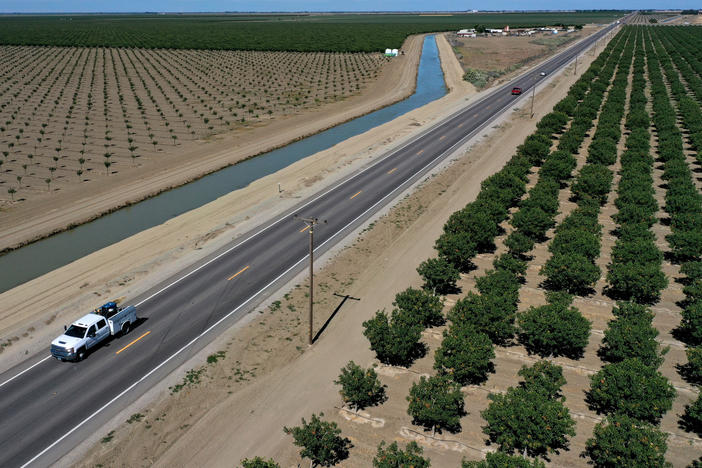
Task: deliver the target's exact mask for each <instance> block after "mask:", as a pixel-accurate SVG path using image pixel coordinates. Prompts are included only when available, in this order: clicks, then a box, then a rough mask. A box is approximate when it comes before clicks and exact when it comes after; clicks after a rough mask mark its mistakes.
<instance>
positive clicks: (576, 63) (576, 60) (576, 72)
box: [574, 55, 578, 75]
mask: <svg viewBox="0 0 702 468" xmlns="http://www.w3.org/2000/svg"><path fill="white" fill-rule="evenodd" d="M574 73H575V74H576V75H577V74H578V56H577V55H576V56H575V72H574Z"/></svg>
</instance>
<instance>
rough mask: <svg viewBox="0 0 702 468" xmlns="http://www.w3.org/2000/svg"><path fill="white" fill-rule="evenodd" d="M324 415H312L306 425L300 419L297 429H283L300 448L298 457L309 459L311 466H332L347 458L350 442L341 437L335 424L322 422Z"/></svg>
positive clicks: (303, 420) (303, 419)
mask: <svg viewBox="0 0 702 468" xmlns="http://www.w3.org/2000/svg"><path fill="white" fill-rule="evenodd" d="M321 417H324V413H320V414H319V417H318V416H317V415H316V414H312V419H311V420H310V422H309V423H308V422H307V421H305V418H302V425H301V426H298V427H292V428H290V427H283V432H285V433H286V434H290V435H292V436H293V441H294V444H295V445H297V446H298V447H302V449H301V450H300V456H301V457H302V458H309V459H310V460H311V466H317V465H321V466H332V465H336V464H337V463H339V462H340V461H341V460H344V459H345V458H346V457H348V456H349V449H350V448H351V447H352V444H351V441H350V440H349V439H347V438H346V437H341V429H339V428H338V427H337V425H336V423H335V422H328V421H323V420H321V419H320V418H321Z"/></svg>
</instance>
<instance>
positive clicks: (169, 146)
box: [0, 37, 422, 250]
mask: <svg viewBox="0 0 702 468" xmlns="http://www.w3.org/2000/svg"><path fill="white" fill-rule="evenodd" d="M421 45H422V43H421V38H419V37H410V38H408V39H407V41H406V42H405V45H404V47H403V50H404V51H405V55H401V56H399V57H396V58H394V59H392V60H389V59H386V58H385V57H384V56H382V55H380V54H332V53H309V54H306V53H286V52H236V51H167V50H141V49H103V48H86V49H79V48H52V47H41V48H33V47H3V48H0V62H2V63H3V67H2V68H3V71H2V76H0V81H2V86H0V104H1V108H0V149H1V150H2V153H1V155H2V158H1V159H0V162H1V163H2V164H1V165H0V190H1V191H2V193H0V225H1V227H0V239H1V240H0V250H2V249H7V248H12V247H16V246H19V245H22V244H24V243H26V242H28V241H31V240H35V239H37V238H40V237H43V236H46V235H48V234H50V233H52V232H56V231H59V230H63V229H65V228H66V227H68V226H69V225H75V224H78V223H81V222H85V221H87V220H89V219H92V218H94V217H96V216H98V215H99V214H102V213H105V212H108V211H110V210H112V209H114V208H116V207H119V206H124V205H126V204H129V203H133V202H135V201H138V200H141V199H143V198H145V197H148V196H150V195H153V194H155V193H158V192H160V191H162V190H165V189H167V188H171V187H174V186H177V185H180V184H183V183H185V182H187V181H190V180H192V179H194V178H197V177H199V176H202V175H203V174H206V173H208V172H212V171H214V170H217V169H219V168H222V167H224V166H227V165H230V164H234V163H236V162H237V161H240V160H242V159H245V158H247V157H251V156H254V155H257V154H260V153H262V152H265V151H268V150H270V149H273V148H276V147H280V146H282V145H284V144H286V143H289V142H291V141H294V140H296V139H298V138H301V137H304V136H307V135H310V134H313V133H316V132H319V131H321V130H323V129H326V128H328V127H330V126H333V125H335V124H338V123H341V122H343V121H346V120H349V119H351V118H354V117H356V116H359V115H363V114H365V113H368V112H370V111H372V110H375V109H377V108H379V107H383V106H386V105H389V104H391V103H393V102H396V101H398V100H400V99H402V98H404V97H406V96H407V95H409V94H411V92H412V91H413V89H414V84H415V75H416V67H417V64H418V60H419V55H420V52H421Z"/></svg>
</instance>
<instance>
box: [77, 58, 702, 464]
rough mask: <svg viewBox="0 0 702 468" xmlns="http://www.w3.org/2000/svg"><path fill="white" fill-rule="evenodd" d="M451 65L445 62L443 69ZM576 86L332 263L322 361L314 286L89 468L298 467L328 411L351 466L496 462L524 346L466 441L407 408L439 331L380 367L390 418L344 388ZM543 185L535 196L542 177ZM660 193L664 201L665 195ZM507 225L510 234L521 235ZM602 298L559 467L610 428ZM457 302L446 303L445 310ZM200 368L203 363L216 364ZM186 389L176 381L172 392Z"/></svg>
mask: <svg viewBox="0 0 702 468" xmlns="http://www.w3.org/2000/svg"><path fill="white" fill-rule="evenodd" d="M443 53H444V51H443V50H442V57H443V58H445V56H444V55H443ZM592 58H593V57H592V56H590V55H589V54H586V55H585V56H584V57H583V67H582V69H583V70H584V69H585V68H586V67H587V65H588V64H589V62H590V61H591V60H592ZM580 69H581V68H580V67H579V70H580ZM575 78H576V77H574V76H573V67H572V65H571V66H570V67H568V68H567V69H566V70H565V72H564V73H562V74H559V75H558V76H554V77H552V79H551V82H550V83H549V84H547V85H545V86H544V87H543V89H542V90H541V91H540V93H539V94H537V96H538V99H537V103H538V104H537V106H536V108H535V109H536V116H535V117H534V119H529V116H528V113H527V112H525V110H517V112H515V113H513V114H512V115H511V116H510V117H509V118H505V119H503V120H502V121H500V122H499V123H497V124H496V125H495V126H494V127H493V128H492V130H491V131H490V132H487V131H486V134H487V133H489V136H487V137H484V138H482V139H481V140H480V141H479V142H478V143H476V144H475V145H474V146H473V147H472V148H470V149H469V150H467V151H465V153H462V154H460V155H458V156H457V157H456V160H455V161H454V162H453V164H452V165H451V166H450V167H451V170H443V171H441V172H440V173H438V174H437V175H436V176H433V177H430V178H428V179H427V180H425V181H424V182H423V183H422V185H421V188H420V189H419V190H417V191H416V192H414V193H413V194H411V195H409V196H408V197H406V198H405V199H404V200H403V201H402V202H401V203H399V204H398V205H397V206H396V207H395V208H393V209H392V210H391V211H390V212H389V213H388V214H387V215H386V216H384V217H382V218H381V219H379V220H378V221H376V222H374V223H373V224H371V225H370V226H368V227H367V228H366V230H365V232H364V233H363V235H362V236H361V238H360V239H358V240H357V241H355V242H354V243H353V245H350V246H347V247H345V248H344V249H343V250H342V251H341V252H339V253H338V255H336V256H335V257H334V258H333V259H331V260H329V261H328V263H327V264H326V266H325V267H324V268H322V269H321V270H320V271H319V272H318V273H317V275H316V283H317V285H318V286H319V290H318V292H317V296H316V297H317V298H318V300H319V306H318V307H319V309H318V310H320V309H326V313H322V314H321V316H319V317H318V322H317V327H319V326H321V325H322V323H323V322H324V320H326V319H327V317H329V316H330V315H331V314H332V313H333V311H334V310H335V309H337V308H338V312H337V313H336V315H335V316H334V318H333V320H332V322H331V324H330V325H329V327H328V328H327V329H326V330H325V332H324V333H323V334H322V336H321V338H320V340H319V342H318V343H317V344H315V346H314V347H313V348H312V349H307V348H306V347H305V345H304V330H305V323H304V317H305V315H304V314H305V305H306V298H305V284H304V281H302V282H300V284H298V285H297V286H295V287H294V288H293V289H292V290H291V291H290V292H288V293H286V294H285V295H284V296H282V297H280V300H279V301H274V302H272V303H271V304H270V305H267V307H265V308H261V310H260V311H259V312H258V314H254V315H253V316H252V318H251V321H250V322H249V323H248V324H246V325H245V326H243V327H242V328H240V329H239V330H237V331H235V332H233V333H232V334H231V335H229V336H225V337H223V338H222V339H221V340H220V341H219V342H217V343H215V344H214V345H213V346H211V347H210V352H213V351H223V354H224V357H223V358H221V359H219V360H218V362H216V363H214V364H202V365H198V367H196V368H195V369H194V370H195V371H196V372H199V373H198V376H199V378H200V381H199V382H194V383H193V384H192V385H188V384H186V385H185V386H184V387H183V388H182V389H180V390H179V391H178V392H176V393H175V394H172V395H171V396H169V397H167V398H165V399H163V400H161V401H160V402H158V403H156V404H153V405H149V407H148V409H147V410H141V411H140V412H139V413H138V414H135V415H132V416H133V417H131V418H130V417H129V416H130V415H126V416H125V417H124V418H123V420H126V419H131V422H129V423H123V424H121V425H120V426H119V427H117V428H116V429H115V432H114V433H112V434H111V435H112V436H113V438H112V439H111V440H109V441H105V442H101V441H100V439H99V437H96V438H95V441H96V442H97V443H96V444H95V446H94V447H93V448H92V450H91V457H90V458H89V461H87V462H86V463H84V464H83V466H94V465H95V464H103V465H105V466H139V465H151V464H156V465H158V466H192V465H195V464H199V465H207V466H231V465H232V464H236V463H237V462H238V460H240V459H241V458H243V457H246V456H253V455H264V456H267V457H269V456H270V457H274V458H275V459H276V460H277V461H278V462H280V463H281V465H282V466H296V465H297V464H298V463H300V462H301V460H300V458H299V455H298V451H297V449H296V448H295V447H294V446H293V445H292V441H291V438H290V437H289V436H286V435H285V434H284V433H283V431H282V427H283V426H284V425H287V426H292V425H297V424H299V422H300V418H302V417H305V418H309V416H310V414H311V413H312V412H315V413H318V412H320V411H322V412H324V414H325V418H326V419H330V420H333V421H335V422H337V423H338V424H339V426H340V428H341V429H342V432H343V434H344V435H345V436H347V437H349V438H350V439H351V441H352V443H353V444H354V448H353V449H352V451H351V456H350V458H349V459H348V460H347V461H345V462H343V463H342V465H343V466H353V467H356V466H358V467H365V466H369V465H370V464H371V459H372V457H373V456H374V454H375V451H376V447H377V444H378V442H379V441H380V440H386V441H388V442H390V441H393V440H397V441H399V442H400V443H401V444H404V443H406V442H407V441H409V440H417V441H418V442H419V443H420V445H421V446H422V447H423V448H424V451H425V455H426V456H428V457H430V458H431V459H432V465H433V466H457V465H458V464H459V463H460V460H461V459H463V458H466V459H480V458H482V457H483V456H484V453H485V452H487V451H490V450H493V448H492V447H489V446H487V445H486V443H485V436H484V435H483V434H482V432H481V426H482V425H483V424H484V422H483V420H482V419H481V417H480V410H482V409H484V408H485V407H486V406H487V403H488V400H487V398H486V397H487V394H488V392H493V391H504V390H505V389H506V388H507V387H508V386H511V385H514V384H515V383H516V380H517V376H516V372H517V370H518V369H519V367H520V366H521V365H522V364H525V363H531V362H533V361H534V360H535V359H534V358H533V357H532V356H530V355H528V354H527V353H526V351H525V350H524V349H523V348H522V347H520V346H512V347H507V348H498V349H497V359H496V360H495V367H496V368H497V373H495V374H493V375H492V376H491V377H490V379H489V380H488V382H487V383H485V384H484V385H481V386H475V387H473V386H470V387H465V388H464V392H465V394H466V400H465V401H466V409H467V411H468V415H467V416H465V417H464V418H463V419H462V420H461V426H462V428H463V430H462V431H461V432H460V433H458V434H443V435H440V436H438V437H436V438H432V437H430V436H429V434H428V433H425V432H423V431H422V430H421V429H419V428H418V427H416V426H413V425H412V424H411V420H410V419H411V418H410V417H409V416H408V415H407V413H406V409H407V404H406V401H405V396H406V395H407V392H408V389H409V387H410V385H411V384H412V383H413V382H415V381H416V380H417V379H418V378H419V376H420V375H422V374H432V373H433V369H432V355H433V350H434V349H436V347H437V346H438V345H439V343H440V341H441V331H442V329H441V328H433V329H430V330H428V331H426V332H425V333H424V336H423V341H424V342H425V343H426V344H427V345H428V347H429V352H428V353H427V356H426V357H425V358H422V359H420V360H418V361H417V362H415V364H413V365H412V366H411V367H410V368H409V369H402V368H393V367H385V366H380V367H378V369H377V370H378V373H379V374H380V376H381V380H382V382H383V383H384V384H386V385H388V393H389V400H388V401H387V402H386V403H384V404H383V405H382V406H380V407H375V408H370V409H368V410H366V412H364V413H361V414H360V415H355V414H351V413H349V412H348V411H346V410H344V409H342V408H340V406H341V401H340V398H339V396H338V394H337V390H338V389H337V388H335V386H334V384H333V380H334V379H335V378H336V377H337V376H338V373H339V369H340V368H341V367H342V366H343V365H344V364H346V362H348V360H351V359H353V360H354V361H355V362H357V363H359V364H361V365H363V366H368V365H371V364H373V363H377V361H375V359H374V356H373V353H372V352H371V351H370V350H369V349H368V344H367V341H366V339H365V338H364V337H363V335H362V332H361V331H362V327H361V323H362V322H363V321H364V320H367V319H368V318H370V317H371V316H372V315H373V314H374V312H375V311H376V310H378V309H381V308H385V309H389V308H391V304H392V301H393V299H394V295H395V293H396V292H398V291H401V290H403V289H405V288H406V287H407V286H418V285H419V284H420V279H419V277H418V275H417V274H416V272H415V268H416V266H417V265H418V263H419V262H420V261H422V260H424V259H426V258H427V257H429V256H432V255H433V254H434V251H433V243H434V240H435V239H436V238H437V237H438V235H439V234H440V232H441V226H442V225H443V222H444V221H445V220H446V219H447V217H448V216H449V215H450V214H451V213H452V212H453V211H455V210H456V209H459V208H461V207H463V206H464V205H465V204H466V203H467V202H469V201H471V200H472V199H474V197H475V196H476V194H477V193H478V191H479V182H480V181H481V180H482V179H483V178H485V177H486V176H488V175H490V174H492V173H494V172H495V171H496V170H498V169H499V168H500V167H501V166H502V165H503V164H504V163H505V162H506V161H507V159H509V157H510V156H511V155H512V154H513V152H514V150H515V148H516V146H517V145H518V144H520V143H521V142H522V141H523V139H524V137H525V136H527V135H528V134H529V133H530V132H531V131H532V130H533V129H534V125H535V123H536V122H537V121H538V119H539V117H540V116H542V115H544V114H545V113H546V112H548V111H549V110H550V109H551V107H552V106H553V105H554V104H555V103H556V102H557V101H558V100H559V99H560V97H562V96H563V95H564V94H565V92H566V91H567V89H568V87H569V86H570V84H572V83H573V82H574V80H575ZM456 82H457V83H458V80H456ZM518 106H519V105H518ZM589 141H590V140H589V139H588V140H587V141H586V142H585V145H584V146H583V147H584V148H586V147H587V144H589ZM585 155H586V150H585V149H583V151H581V153H580V154H579V155H578V159H579V165H580V166H582V164H583V163H584V158H585ZM657 176H659V174H657ZM532 179H533V180H531V182H530V183H531V184H533V183H534V181H535V175H534V176H533V177H532ZM566 192H568V190H564V191H562V193H561V197H560V199H561V203H562V206H563V213H562V214H561V217H560V218H559V220H560V219H561V218H562V217H563V216H565V214H567V212H569V210H571V209H572V207H573V204H572V203H570V202H569V201H568V199H569V193H566ZM657 194H658V196H659V197H660V196H661V195H660V191H659V192H657ZM610 203H611V200H610ZM612 214H613V212H612V210H611V207H609V208H606V209H603V211H602V214H601V216H600V220H601V222H603V224H605V231H606V232H608V231H609V230H611V229H610V228H611V227H612V221H611V215H612ZM607 219H609V222H607ZM504 227H505V229H506V232H505V235H506V234H508V231H509V227H508V226H507V225H505V226H504ZM658 235H659V236H662V235H664V233H660V234H658ZM503 239H504V236H500V238H498V250H497V253H498V254H499V253H500V252H501V251H502V249H503V248H504V247H503V246H502V240H503ZM612 243H613V238H612V237H611V236H609V237H608V236H605V239H603V255H602V257H601V259H600V260H599V261H600V262H604V263H607V261H608V255H609V251H610V249H611V245H612ZM547 252H548V251H547V249H546V245H545V244H543V245H539V246H537V248H536V249H535V251H534V258H533V260H532V261H531V262H530V266H529V270H528V274H527V281H526V284H525V285H524V286H523V287H522V288H521V292H520V308H527V307H528V306H529V305H533V304H543V303H544V292H543V290H542V289H540V282H541V281H542V278H540V276H539V273H538V272H539V269H540V266H541V265H542V264H543V263H544V262H545V259H546V258H547V255H548V254H547ZM492 259H493V255H492V254H490V255H480V256H479V257H478V258H477V260H476V264H477V265H478V269H477V270H476V271H474V272H471V273H470V274H469V275H464V276H463V278H462V280H461V282H460V286H461V288H462V290H463V291H464V292H465V291H469V290H471V289H472V288H473V286H474V279H475V277H476V276H477V275H480V274H481V273H483V272H484V271H485V270H486V269H488V268H490V266H491V264H492ZM667 273H669V272H667ZM669 274H670V273H669ZM380 278H382V281H379V279H380ZM602 286H603V284H602V283H600V284H598V285H597V288H596V289H597V291H596V293H595V294H594V295H592V296H589V297H586V298H577V299H576V302H575V304H574V305H575V306H577V307H578V308H580V310H581V312H582V313H583V314H584V315H585V316H586V317H587V318H588V319H590V320H592V321H593V334H592V336H591V339H590V344H589V345H588V348H587V349H586V355H585V357H584V358H583V359H581V360H579V361H571V360H568V359H563V358H558V359H556V360H555V361H556V362H557V363H558V364H560V365H562V366H563V367H564V373H565V375H566V379H567V380H568V383H567V384H566V386H565V388H564V394H565V396H566V404H567V406H568V407H569V409H570V411H571V414H573V415H574V417H575V418H576V421H577V427H576V431H577V435H576V437H575V438H573V440H572V441H571V449H570V450H568V451H565V452H563V453H561V454H560V455H557V456H554V457H553V460H552V463H553V465H554V466H574V465H577V466H583V465H585V460H584V459H582V458H580V456H579V455H580V452H581V451H582V448H583V446H584V442H585V440H586V439H587V438H588V437H590V435H591V434H592V428H593V427H594V424H595V423H596V421H597V420H598V419H599V416H597V415H595V414H593V413H592V412H591V411H589V410H588V409H587V407H586V406H585V404H584V393H583V391H584V390H585V389H587V388H588V386H589V379H588V376H589V375H591V374H592V373H594V372H595V371H596V370H597V369H599V367H600V366H601V362H600V361H599V359H598V358H597V356H596V349H597V347H598V345H599V340H600V339H601V331H602V330H603V329H604V328H605V327H606V322H607V320H609V319H610V318H611V307H612V305H613V303H612V302H611V300H609V299H608V298H606V297H605V296H603V295H602V293H601V291H602ZM333 293H339V294H342V295H344V294H348V295H350V296H351V297H353V298H356V299H360V300H358V301H356V300H354V299H349V300H347V301H344V302H342V299H341V298H339V297H337V296H334V295H333ZM679 294H680V292H679V291H676V289H675V288H671V290H670V292H669V293H667V295H664V298H663V300H662V302H661V303H660V304H659V305H658V306H657V307H655V308H654V311H655V312H656V323H655V325H656V326H657V327H658V328H659V329H660V330H661V332H662V335H663V336H662V338H663V341H664V343H665V344H668V345H669V346H670V347H671V351H670V352H669V354H668V355H667V356H666V363H665V364H664V367H663V372H664V374H665V375H666V376H667V377H668V378H670V379H671V380H672V381H673V383H674V385H676V389H677V390H678V398H677V399H676V402H675V405H674V408H673V410H671V411H670V412H669V413H668V415H666V417H665V418H664V420H663V424H662V429H663V430H665V431H667V432H669V433H670V434H671V435H670V436H669V451H668V456H669V459H670V460H671V461H673V462H674V464H675V465H676V466H682V465H684V464H685V463H687V462H689V461H690V460H691V459H692V458H693V457H694V454H695V453H698V452H699V449H700V447H702V441H700V440H699V439H698V438H695V437H694V436H690V434H687V433H684V432H683V431H681V430H680V429H678V428H677V427H676V424H675V421H676V420H677V415H678V414H679V413H680V410H681V408H682V406H683V405H684V404H685V403H688V402H690V401H691V400H692V398H693V396H694V391H692V390H690V388H689V386H687V384H686V383H684V382H682V381H681V379H680V377H679V376H678V375H677V374H676V373H675V368H674V365H675V363H676V362H679V361H680V359H681V352H682V347H681V346H680V343H678V342H676V341H675V340H674V339H673V338H672V337H671V336H670V334H669V331H670V329H671V327H672V326H673V324H677V322H678V321H679V316H677V314H678V312H677V309H676V306H675V304H674V302H675V300H676V299H677V296H676V295H679ZM458 297H459V296H456V295H453V296H451V295H450V296H448V297H446V308H447V309H448V308H450V307H451V306H452V305H453V304H454V303H455V301H456V299H457V298H458ZM682 355H683V356H684V353H683V354H682ZM683 359H684V357H683ZM200 362H204V356H203V359H202V361H200ZM180 381H181V379H178V380H175V381H173V382H172V383H171V385H172V384H173V383H176V382H180ZM183 382H185V381H183ZM303 463H304V462H303Z"/></svg>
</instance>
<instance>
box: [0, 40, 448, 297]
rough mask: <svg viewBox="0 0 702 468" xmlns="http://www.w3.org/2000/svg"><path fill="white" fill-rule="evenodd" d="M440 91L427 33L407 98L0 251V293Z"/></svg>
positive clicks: (437, 95) (386, 119) (440, 78)
mask: <svg viewBox="0 0 702 468" xmlns="http://www.w3.org/2000/svg"><path fill="white" fill-rule="evenodd" d="M445 94H446V86H445V84H444V75H443V72H442V71H441V63H440V61H439V52H438V49H437V46H436V41H435V39H434V36H427V37H426V38H425V39H424V45H423V48H422V56H421V59H420V61H419V69H418V73H417V86H416V90H415V92H414V94H412V96H410V97H408V98H407V99H405V100H403V101H400V102H398V103H396V104H393V105H391V106H388V107H385V108H383V109H380V110H377V111H375V112H372V113H370V114H367V115H364V116H362V117H359V118H357V119H354V120H351V121H349V122H346V123H344V124H341V125H338V126H336V127H333V128H330V129H329V130H326V131H324V132H321V133H318V134H316V135H313V136H310V137H308V138H305V139H303V140H300V141H297V142H295V143H292V144H290V145H288V146H285V147H283V148H280V149H277V150H273V151H270V152H268V153H265V154H262V155H260V156H257V157H255V158H252V159H249V160H246V161H243V162H241V163H239V164H235V165H233V166H229V167H227V168H224V169H222V170H219V171H217V172H214V173H212V174H210V175H207V176H205V177H202V178H201V179H198V180H196V181H193V182H190V183H188V184H186V185H183V186H181V187H178V188H175V189H172V190H168V191H166V192H163V193H161V194H159V195H157V196H155V197H152V198H149V199H147V200H144V201H141V202H139V203H136V204H134V205H131V206H128V207H125V208H122V209H120V210H117V211H115V212H113V213H110V214H108V215H105V216H102V217H100V218H98V219H96V220H94V221H91V222H89V223H85V224H82V225H80V226H78V227H76V228H74V229H71V230H69V231H65V232H62V233H59V234H56V235H53V236H51V237H48V238H46V239H44V240H41V241H38V242H34V243H32V244H29V245H27V246H25V247H22V248H20V249H17V250H13V251H11V252H8V253H7V254H4V255H2V256H0V292H4V291H7V290H8V289H11V288H13V287H15V286H17V285H20V284H22V283H24V282H27V281H29V280H32V279H34V278H37V277H39V276H41V275H43V274H45V273H48V272H49V271H52V270H54V269H56V268H59V267H61V266H63V265H67V264H68V263H71V262H73V261H75V260H77V259H79V258H81V257H83V256H85V255H88V254H90V253H92V252H95V251H97V250H100V249H102V248H103V247H107V246H109V245H111V244H114V243H116V242H119V241H121V240H123V239H126V238H127V237H129V236H132V235H134V234H136V233H138V232H141V231H143V230H146V229H149V228H151V227H153V226H157V225H159V224H162V223H164V222H166V221H168V220H169V219H171V218H173V217H175V216H178V215H180V214H182V213H185V212H187V211H190V210H193V209H195V208H198V207H200V206H203V205H205V204H207V203H209V202H211V201H213V200H216V199H217V198H219V197H221V196H222V195H225V194H227V193H229V192H232V191H233V190H237V189H240V188H243V187H246V186H247V185H249V184H250V183H251V182H253V181H255V180H257V179H259V178H261V177H263V176H266V175H269V174H272V173H274V172H277V171H279V170H280V169H283V168H285V167H287V166H289V165H290V164H292V163H294V162H295V161H298V160H300V159H303V158H305V157H307V156H310V155H312V154H315V153H317V152H319V151H322V150H325V149H327V148H331V147H332V146H334V145H336V144H337V143H339V142H341V141H344V140H346V139H348V138H351V137H353V136H355V135H359V134H361V133H363V132H365V131H367V130H370V129H371V128H374V127H376V126H378V125H382V124H384V123H386V122H389V121H391V120H393V119H395V118H396V117H399V116H400V115H403V114H405V113H407V112H409V111H411V110H413V109H416V108H418V107H421V106H423V105H425V104H427V103H429V102H431V101H434V100H436V99H438V98H440V97H442V96H443V95H445Z"/></svg>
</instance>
